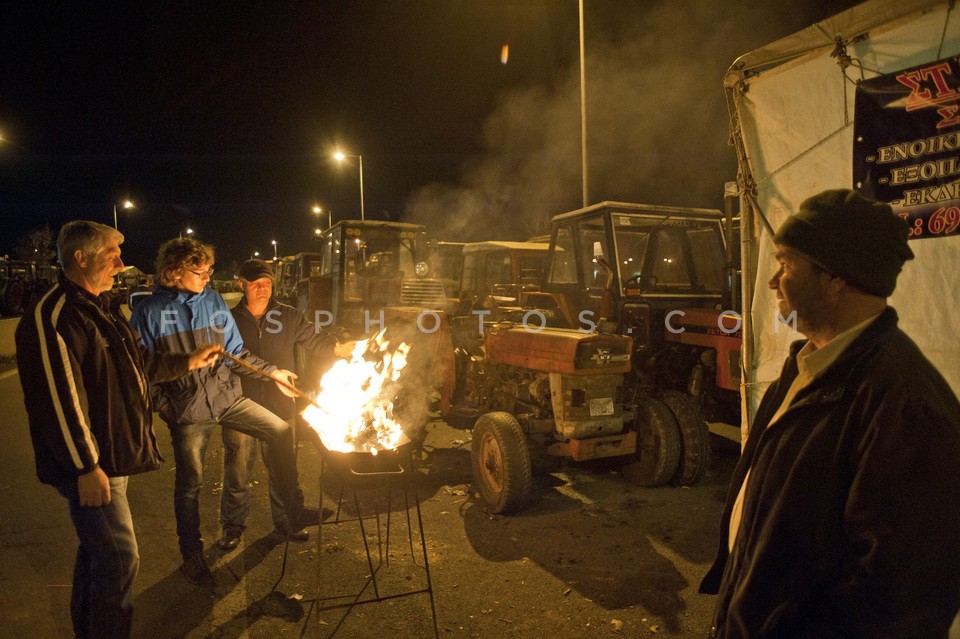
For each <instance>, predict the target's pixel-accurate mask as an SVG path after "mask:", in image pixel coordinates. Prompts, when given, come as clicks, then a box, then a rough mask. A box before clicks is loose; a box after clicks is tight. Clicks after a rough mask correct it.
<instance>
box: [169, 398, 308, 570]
mask: <svg viewBox="0 0 960 639" xmlns="http://www.w3.org/2000/svg"><path fill="white" fill-rule="evenodd" d="M218 423H219V424H220V426H221V427H222V428H229V429H233V430H236V431H239V432H241V433H245V434H247V435H251V436H252V437H256V438H257V439H260V440H263V441H264V442H265V443H266V444H267V445H266V446H265V450H264V459H263V461H264V465H265V466H266V467H267V474H268V476H269V477H270V484H271V486H275V487H276V490H277V493H278V495H279V497H280V499H281V500H282V502H283V506H284V509H285V511H286V512H287V513H288V514H290V515H291V516H292V517H295V518H298V517H299V516H300V507H301V505H302V504H298V503H297V500H296V496H295V491H296V487H297V467H296V463H295V462H294V457H293V431H291V430H290V425H289V424H288V423H287V422H285V421H284V420H282V419H280V418H279V417H277V416H276V415H274V414H273V413H271V412H270V411H268V410H267V409H266V408H264V407H263V406H261V405H260V404H257V403H256V402H254V401H253V400H251V399H247V398H246V397H241V398H240V399H238V400H237V401H236V402H235V403H234V404H233V405H232V406H231V407H230V408H228V409H227V410H226V411H224V413H223V414H222V415H221V416H220V419H218V420H217V421H210V422H196V423H192V424H170V435H171V439H172V442H173V457H174V461H175V462H176V464H177V470H176V477H175V479H174V487H173V511H174V514H175V515H176V519H177V537H179V539H180V552H181V553H182V554H184V555H186V554H187V553H192V552H197V551H202V550H203V538H202V537H201V535H200V489H201V488H202V486H203V460H204V457H205V456H206V453H207V445H208V444H209V443H210V433H211V432H212V431H213V429H214V427H215V426H216V425H217V424H218Z"/></svg>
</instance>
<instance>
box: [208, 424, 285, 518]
mask: <svg viewBox="0 0 960 639" xmlns="http://www.w3.org/2000/svg"><path fill="white" fill-rule="evenodd" d="M287 423H288V424H290V427H291V429H292V428H293V427H294V426H295V424H296V417H294V418H293V419H291V420H289V421H288V422H287ZM221 435H222V437H223V492H222V493H221V494H220V525H221V527H222V528H223V532H224V533H233V534H236V535H241V534H243V531H244V530H246V528H247V525H246V523H245V522H246V520H247V515H248V514H250V492H249V489H248V486H249V484H250V473H251V472H253V465H254V463H256V461H257V447H258V444H259V446H260V448H261V451H262V454H263V457H264V459H266V458H267V444H265V443H264V442H258V441H257V440H256V439H254V438H253V437H250V436H249V435H244V434H243V433H241V432H238V431H236V430H233V429H230V428H224V429H223V431H222V433H221ZM269 484H270V514H271V517H272V519H273V526H274V528H276V529H278V530H282V531H287V530H289V529H290V528H291V526H290V522H289V519H288V517H287V511H286V509H285V508H284V502H283V499H282V497H281V495H280V493H279V491H278V490H277V486H276V484H275V483H274V482H273V481H270V482H269ZM294 499H295V506H296V507H297V508H300V509H302V507H303V491H302V490H301V489H300V487H299V485H298V486H297V487H296V488H295V489H294Z"/></svg>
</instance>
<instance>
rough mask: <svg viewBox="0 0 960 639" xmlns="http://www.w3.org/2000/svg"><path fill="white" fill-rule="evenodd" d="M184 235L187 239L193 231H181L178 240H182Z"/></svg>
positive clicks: (189, 229)
mask: <svg viewBox="0 0 960 639" xmlns="http://www.w3.org/2000/svg"><path fill="white" fill-rule="evenodd" d="M184 234H186V236H187V237H190V236H191V235H193V229H191V228H188V229H187V230H185V231H182V232H181V233H180V239H181V240H182V239H183V236H184Z"/></svg>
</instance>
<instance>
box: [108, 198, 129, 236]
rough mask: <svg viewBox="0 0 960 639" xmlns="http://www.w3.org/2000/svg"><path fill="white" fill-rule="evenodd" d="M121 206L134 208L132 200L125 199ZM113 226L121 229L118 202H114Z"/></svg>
mask: <svg viewBox="0 0 960 639" xmlns="http://www.w3.org/2000/svg"><path fill="white" fill-rule="evenodd" d="M121 206H123V208H125V209H132V208H133V202H131V201H130V200H124V201H123V204H122V205H121ZM113 228H114V229H116V230H118V231H119V230H120V227H118V226H117V205H116V203H114V205H113Z"/></svg>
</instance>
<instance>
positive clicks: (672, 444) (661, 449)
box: [623, 396, 680, 488]
mask: <svg viewBox="0 0 960 639" xmlns="http://www.w3.org/2000/svg"><path fill="white" fill-rule="evenodd" d="M635 428H636V431H637V452H636V453H634V456H633V461H631V462H628V463H627V464H626V465H625V466H624V467H623V474H624V476H626V477H627V478H628V479H630V480H631V481H633V482H635V483H637V484H640V485H641V486H647V487H651V488H653V487H656V486H663V485H665V484H667V483H669V482H670V480H671V479H672V478H673V476H674V475H676V474H677V467H678V466H679V463H680V429H679V427H678V426H677V420H676V419H674V417H673V414H672V413H671V412H670V409H669V408H667V405H666V404H664V403H663V402H661V401H659V400H657V399H654V398H653V397H648V396H644V397H642V398H640V400H639V401H638V403H637V421H636V424H635Z"/></svg>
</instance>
